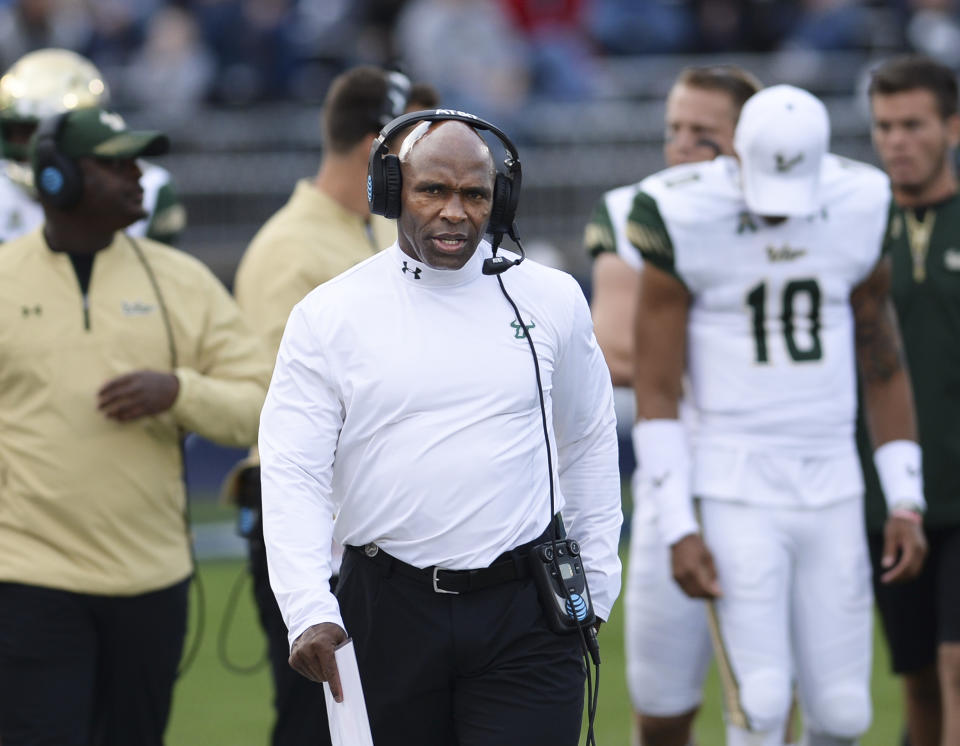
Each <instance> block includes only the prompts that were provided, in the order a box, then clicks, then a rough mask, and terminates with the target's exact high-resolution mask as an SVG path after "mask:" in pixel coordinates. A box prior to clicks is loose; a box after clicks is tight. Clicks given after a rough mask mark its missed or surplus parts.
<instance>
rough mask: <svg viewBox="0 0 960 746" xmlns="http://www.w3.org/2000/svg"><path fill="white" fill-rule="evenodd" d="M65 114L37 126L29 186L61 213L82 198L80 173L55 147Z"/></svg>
mask: <svg viewBox="0 0 960 746" xmlns="http://www.w3.org/2000/svg"><path fill="white" fill-rule="evenodd" d="M64 118H65V115H62V114H61V115H59V116H57V117H56V118H54V119H53V120H51V121H48V122H44V123H41V127H40V129H39V130H38V131H37V142H36V145H35V148H36V153H35V155H34V163H33V183H34V186H35V187H36V189H37V192H39V193H40V194H41V195H42V196H43V197H44V198H45V199H46V201H47V202H49V203H50V204H51V205H53V206H54V207H58V208H60V209H61V210H68V209H70V208H72V207H74V206H75V205H76V204H77V203H78V202H79V201H80V199H81V197H82V196H83V171H81V170H80V167H79V166H78V165H77V163H76V161H74V160H73V159H72V158H68V157H67V156H65V155H64V154H63V153H61V152H60V150H59V148H58V147H57V134H58V132H59V130H60V127H61V126H62V122H63V120H64Z"/></svg>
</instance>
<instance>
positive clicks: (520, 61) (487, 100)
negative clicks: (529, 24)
mask: <svg viewBox="0 0 960 746" xmlns="http://www.w3.org/2000/svg"><path fill="white" fill-rule="evenodd" d="M395 39H396V44H397V49H398V50H399V51H400V53H401V59H402V60H403V63H404V68H405V69H406V70H407V71H408V72H409V73H410V75H411V77H414V78H417V79H420V80H427V81H429V82H430V83H432V84H433V85H434V86H435V87H436V88H437V91H438V93H439V95H440V100H442V101H443V102H444V105H445V106H448V107H450V108H453V109H461V110H463V111H468V112H470V113H472V114H476V115H477V116H480V117H483V118H484V119H489V120H491V121H494V122H497V123H498V124H499V125H500V126H501V127H502V128H503V129H504V130H505V131H507V132H509V133H510V136H511V137H512V138H514V137H520V132H521V130H522V126H523V117H522V116H521V115H520V112H519V109H520V107H521V106H522V105H523V104H524V102H526V100H527V98H528V96H529V94H530V70H529V67H528V64H527V49H526V46H525V44H524V39H523V37H522V36H520V35H519V33H518V32H517V31H516V30H515V29H514V28H512V27H511V25H510V23H509V21H508V19H507V18H506V17H505V15H504V13H503V10H502V8H501V7H500V6H499V5H498V4H497V3H496V2H494V0H412V2H410V3H409V4H408V5H407V6H406V7H404V9H403V10H402V11H401V14H400V17H399V18H398V20H397V28H396V36H395Z"/></svg>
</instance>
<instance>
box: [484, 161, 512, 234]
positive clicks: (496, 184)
mask: <svg viewBox="0 0 960 746" xmlns="http://www.w3.org/2000/svg"><path fill="white" fill-rule="evenodd" d="M513 208H514V200H513V183H512V182H511V181H510V177H508V176H506V175H504V174H501V173H497V176H496V178H495V179H494V180H493V204H492V205H491V207H490V222H489V223H487V233H509V232H510V227H511V226H512V225H513V214H514V210H513Z"/></svg>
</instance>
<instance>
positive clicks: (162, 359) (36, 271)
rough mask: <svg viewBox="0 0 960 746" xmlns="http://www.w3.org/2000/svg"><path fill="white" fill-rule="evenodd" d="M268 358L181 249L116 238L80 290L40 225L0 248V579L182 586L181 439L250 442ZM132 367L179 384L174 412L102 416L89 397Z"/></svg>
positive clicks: (131, 587) (117, 590)
mask: <svg viewBox="0 0 960 746" xmlns="http://www.w3.org/2000/svg"><path fill="white" fill-rule="evenodd" d="M134 241H136V243H134ZM138 247H139V249H140V252H139V253H138V251H137V248H138ZM271 363H272V360H271V359H270V358H269V357H268V355H267V352H266V350H265V349H264V348H263V346H262V344H261V343H260V341H259V340H258V339H257V338H256V337H255V336H254V334H253V333H252V332H251V331H250V329H249V327H248V326H247V324H246V323H245V322H244V320H243V317H242V315H241V313H240V309H239V308H238V307H237V305H236V303H235V302H234V301H233V299H232V298H231V297H230V295H229V293H227V290H226V288H224V287H223V285H222V284H221V283H220V281H219V280H217V278H216V277H214V276H213V274H212V273H211V272H210V271H209V270H208V269H207V268H206V267H204V266H203V265H202V264H201V263H200V262H198V261H197V260H196V259H194V258H193V257H191V256H188V255H187V254H185V253H184V252H182V251H177V250H175V249H171V248H169V247H167V246H164V245H162V244H158V243H156V242H154V241H151V240H150V239H146V238H141V239H131V238H130V237H128V236H126V235H125V234H123V233H117V234H116V236H115V238H114V241H113V243H112V244H111V245H110V246H108V247H107V248H104V249H102V250H101V251H99V252H97V254H96V257H95V259H94V262H93V271H92V275H91V278H90V285H89V289H88V291H87V292H86V294H84V293H82V292H81V289H80V285H79V283H78V282H77V275H76V273H75V271H74V268H73V266H72V264H71V261H70V257H69V256H67V255H66V254H62V253H57V252H54V251H51V250H50V249H49V247H48V246H47V244H46V241H45V240H44V238H43V235H42V233H41V231H40V229H37V230H36V231H34V232H33V233H29V234H27V235H26V236H23V237H21V238H18V239H16V240H14V241H11V242H10V243H8V244H5V245H4V246H3V250H2V251H0V582H3V581H8V582H15V583H25V584H28V585H37V586H43V587H47V588H59V589H64V590H70V591H75V592H78V593H93V594H102V595H133V594H139V593H144V592H148V591H153V590H157V589H160V588H164V587H167V586H170V585H172V584H173V583H176V582H178V581H180V580H182V579H184V578H185V577H187V576H188V575H189V574H190V572H191V561H190V551H189V541H188V537H187V531H186V527H185V525H184V517H183V514H184V507H185V500H186V495H185V489H184V484H183V478H182V476H183V464H182V463H181V454H180V437H181V434H182V433H183V432H188V431H192V432H196V433H198V434H200V435H202V436H203V437H205V438H209V439H210V440H213V441H216V442H218V443H222V444H225V445H232V446H249V445H250V444H251V443H253V442H254V441H255V440H256V437H257V425H258V422H259V414H260V407H261V406H262V404H263V399H264V396H265V395H266V389H267V383H268V381H269V377H270V370H271ZM138 370H157V371H166V372H172V373H174V374H175V375H176V376H177V379H178V380H179V383H180V390H179V393H178V395H177V398H176V401H175V402H174V404H173V407H172V408H171V409H170V410H168V411H166V412H163V413H161V414H158V415H155V416H149V417H141V418H139V419H136V420H133V421H130V422H116V421H114V420H111V419H107V417H105V416H104V415H103V414H102V413H101V412H99V411H98V409H97V392H98V390H99V389H100V387H101V386H103V384H104V383H106V382H107V381H109V380H111V379H113V378H115V377H117V376H120V375H123V374H125V373H130V372H132V371H138Z"/></svg>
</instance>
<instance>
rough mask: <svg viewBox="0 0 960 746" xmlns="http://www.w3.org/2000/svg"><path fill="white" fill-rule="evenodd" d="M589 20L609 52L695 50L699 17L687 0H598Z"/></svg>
mask: <svg viewBox="0 0 960 746" xmlns="http://www.w3.org/2000/svg"><path fill="white" fill-rule="evenodd" d="M587 24H588V27H589V29H590V32H591V34H592V35H593V38H594V40H595V41H596V43H597V44H598V45H599V46H600V49H601V51H603V52H606V53H608V54H623V55H632V54H668V53H674V52H690V51H693V49H694V47H695V45H696V42H697V19H696V11H695V8H694V7H693V3H691V2H687V1H685V0H595V2H593V3H592V4H591V7H590V8H589V14H588V17H587Z"/></svg>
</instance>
